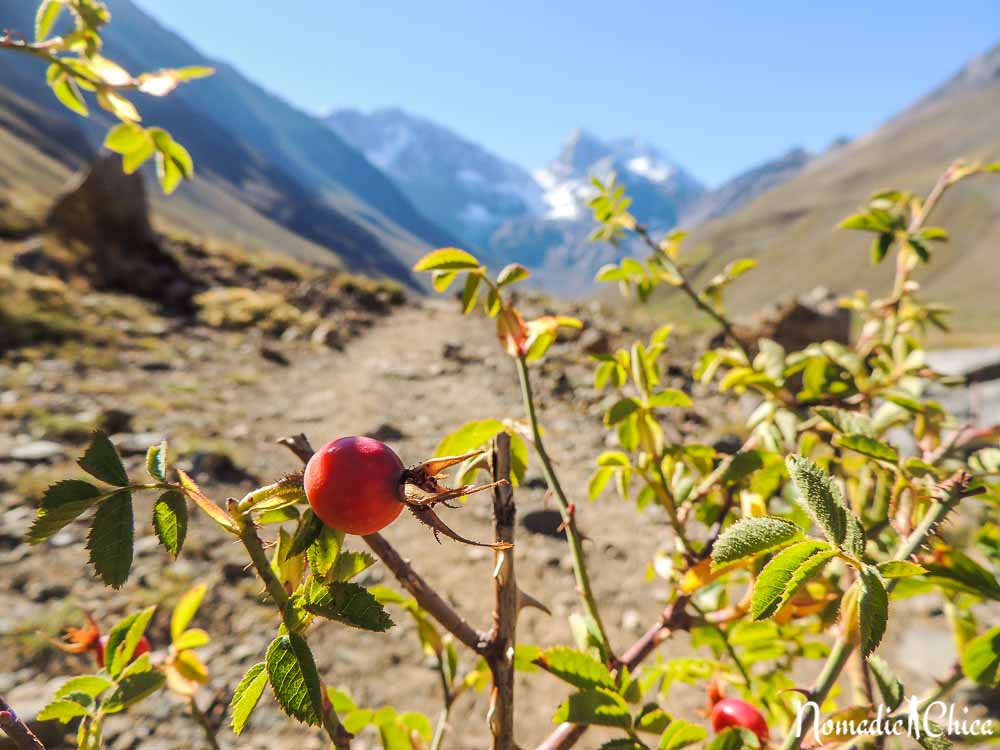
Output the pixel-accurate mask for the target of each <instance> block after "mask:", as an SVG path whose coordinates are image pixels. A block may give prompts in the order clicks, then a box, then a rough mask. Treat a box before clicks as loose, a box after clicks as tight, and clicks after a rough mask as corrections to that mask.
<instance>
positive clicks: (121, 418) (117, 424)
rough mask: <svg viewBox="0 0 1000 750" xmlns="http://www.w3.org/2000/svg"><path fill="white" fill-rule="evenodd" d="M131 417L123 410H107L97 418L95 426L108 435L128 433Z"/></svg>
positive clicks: (130, 427)
mask: <svg viewBox="0 0 1000 750" xmlns="http://www.w3.org/2000/svg"><path fill="white" fill-rule="evenodd" d="M133 416H134V415H133V414H132V413H131V412H127V411H125V410H124V409H107V410H105V411H104V412H103V413H102V414H101V415H100V416H99V417H98V418H97V425H98V427H100V428H101V429H102V430H104V431H105V432H106V433H108V434H109V435H115V434H117V433H119V432H129V431H130V430H131V429H132V418H133Z"/></svg>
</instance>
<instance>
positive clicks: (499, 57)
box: [136, 0, 1000, 183]
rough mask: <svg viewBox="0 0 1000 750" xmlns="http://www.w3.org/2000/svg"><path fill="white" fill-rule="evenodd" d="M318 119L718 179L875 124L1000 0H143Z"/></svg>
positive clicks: (972, 45)
mask: <svg viewBox="0 0 1000 750" xmlns="http://www.w3.org/2000/svg"><path fill="white" fill-rule="evenodd" d="M136 1H137V2H138V3H139V5H140V6H142V7H143V8H145V9H146V10H148V11H150V12H151V13H152V14H153V15H154V16H156V17H157V18H158V19H160V20H161V21H162V22H164V23H165V24H166V25H167V26H169V27H171V28H172V29H174V30H175V31H177V32H179V33H181V34H182V35H183V36H185V37H187V38H188V39H189V40H190V41H191V42H193V43H194V44H195V45H196V46H198V47H200V48H201V49H202V50H203V51H205V52H206V53H208V54H210V55H211V56H213V57H216V58H221V59H224V60H227V61H229V62H231V63H233V64H235V65H236V66H237V67H239V68H240V69H242V70H243V72H244V73H246V74H248V75H249V76H250V77H251V78H253V79H254V80H256V81H257V82H259V83H262V84H264V85H265V86H266V87H267V88H269V89H271V90H274V91H278V92H281V93H282V94H283V95H284V96H285V97H286V98H287V99H289V100H290V101H292V102H293V103H295V104H297V105H298V106H300V107H302V108H304V109H305V110H307V111H310V112H313V113H317V114H320V113H324V112H327V111H329V110H330V109H332V108H336V107H356V108H361V109H365V110H367V109H372V108H377V107H387V106H398V107H402V108H403V109H406V110H409V111H411V112H414V113H417V114H421V115H425V116H428V117H430V118H432V119H435V120H437V121H439V122H441V123H442V124H445V125H447V126H448V127H450V128H452V129H454V130H456V131H457V132H459V133H461V134H462V135H464V136H466V137H468V138H470V139H471V140H474V141H476V142H478V143H481V144H482V145H484V146H486V147H487V148H489V149H491V150H492V151H494V152H496V153H498V154H500V155H502V156H505V157H506V158H508V159H511V160H513V161H515V162H518V163H520V164H522V165H523V166H525V167H529V168H533V167H536V166H539V165H541V164H543V163H545V162H547V161H548V160H550V159H551V158H552V157H553V156H554V155H555V154H556V153H558V150H559V148H560V146H561V144H562V143H563V141H564V140H565V138H566V136H567V134H568V133H569V131H570V130H572V129H573V128H575V127H584V128H587V129H589V130H591V131H593V132H595V133H596V134H597V135H599V136H603V137H608V138H611V137H617V136H626V135H635V136H639V137H641V138H644V139H646V140H648V141H650V142H652V143H653V144H655V145H656V146H658V147H660V148H661V149H662V150H664V151H665V152H666V153H668V154H669V155H671V156H672V157H674V158H675V159H676V160H678V161H679V162H680V163H681V164H683V165H684V166H686V167H687V168H688V169H689V170H691V171H692V172H693V173H694V174H695V175H697V176H698V177H700V178H702V179H704V180H706V181H708V182H709V183H718V182H719V181H721V180H723V179H725V178H727V177H729V176H731V175H732V174H734V173H736V172H738V171H739V170H741V169H744V168H746V167H748V166H751V165H753V164H755V163H757V162H759V161H761V160H763V159H765V158H768V157H770V156H773V155H776V154H779V153H781V152H783V151H785V150H786V149H788V148H790V147H791V146H794V145H803V146H806V147H807V148H810V149H821V148H823V147H825V146H826V145H827V144H828V143H829V142H830V141H831V140H832V139H833V138H835V137H837V136H839V135H852V136H853V135H859V134H861V133H864V132H865V131H867V130H869V129H871V128H873V127H874V126H876V125H878V124H879V123H880V122H882V121H883V120H884V119H886V118H887V117H888V116H890V115H891V114H893V113H894V112H896V111H898V110H899V109H901V108H902V107H904V106H906V105H907V104H908V103H910V102H911V101H913V100H914V99H915V98H917V97H919V96H920V95H922V94H923V93H925V92H927V91H928V90H929V89H931V88H932V87H934V86H935V85H937V84H938V83H939V82H941V81H942V80H944V79H945V78H946V77H947V76H949V75H950V74H951V73H952V72H953V71H955V70H956V69H957V68H959V67H960V66H961V65H962V64H963V63H964V62H965V61H966V60H967V59H968V58H969V57H971V56H972V55H974V54H977V53H979V52H981V51H983V50H985V49H987V48H989V47H991V46H992V45H993V44H995V43H997V42H998V41H1000V1H998V0H960V1H959V2H947V3H943V4H942V3H941V2H936V1H935V2H930V1H927V0H912V1H910V2H906V1H897V0H884V1H883V2H871V0H866V1H863V2H862V1H855V0H842V1H840V2H833V1H832V0H831V1H829V2H824V1H822V0H815V1H810V0H806V1H805V2H804V1H803V0H795V1H793V2H784V1H783V2H769V1H767V0H760V1H757V2H755V1H752V0H744V1H743V2H736V1H735V0H733V1H731V2H690V1H689V2H683V3H681V2H665V1H661V2H654V1H653V0H647V1H646V2H637V1H635V0H615V1H614V2H609V1H608V0H603V1H601V2H598V1H596V0H574V1H572V2H570V1H568V0H533V1H531V2H526V1H522V0H504V1H503V2H488V1H487V0H426V1H424V2H421V1H419V0H408V1H403V0H356V1H353V2H347V1H346V0H341V1H340V2H333V1H331V0H281V1H280V2H270V1H268V2H259V3H258V2H253V1H252V0H250V1H248V0H136Z"/></svg>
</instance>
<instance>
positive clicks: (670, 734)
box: [659, 719, 708, 750]
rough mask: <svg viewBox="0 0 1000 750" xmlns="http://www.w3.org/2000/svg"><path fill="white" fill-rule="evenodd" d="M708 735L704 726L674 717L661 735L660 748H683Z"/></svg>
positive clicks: (673, 749)
mask: <svg viewBox="0 0 1000 750" xmlns="http://www.w3.org/2000/svg"><path fill="white" fill-rule="evenodd" d="M707 736H708V732H707V731H705V728H704V727H700V726H698V725H697V724H692V723H691V722H689V721H685V720H684V719H674V720H673V721H671V722H670V725H669V726H668V727H667V728H666V731H664V732H663V734H662V735H661V736H660V745H659V748H660V750H681V749H682V748H685V747H687V746H688V745H693V744H694V743H695V742H701V741H702V740H703V739H705V737H707Z"/></svg>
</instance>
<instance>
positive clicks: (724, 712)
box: [711, 698, 770, 745]
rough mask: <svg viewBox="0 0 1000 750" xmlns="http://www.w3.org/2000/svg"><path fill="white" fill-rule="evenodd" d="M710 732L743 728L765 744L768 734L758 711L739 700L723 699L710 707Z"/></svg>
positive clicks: (765, 724) (765, 723)
mask: <svg viewBox="0 0 1000 750" xmlns="http://www.w3.org/2000/svg"><path fill="white" fill-rule="evenodd" d="M711 718H712V731H713V732H716V733H718V732H721V731H722V730H723V729H727V728H728V727H743V728H745V729H749V730H750V731H751V732H753V733H754V734H756V735H757V739H759V740H760V742H761V744H762V745H763V744H766V743H767V740H768V737H769V734H770V733H769V732H768V728H767V722H766V721H765V720H764V717H763V716H762V715H761V713H760V711H758V710H757V709H756V708H754V707H753V706H751V705H750V704H749V703H747V702H746V701H743V700H740V699H739V698H723V699H722V700H720V701H719V702H718V703H716V704H715V706H713V707H712V717H711Z"/></svg>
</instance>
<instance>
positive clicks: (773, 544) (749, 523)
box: [712, 516, 802, 567]
mask: <svg viewBox="0 0 1000 750" xmlns="http://www.w3.org/2000/svg"><path fill="white" fill-rule="evenodd" d="M801 537H802V529H800V528H799V527H798V526H797V525H796V524H794V523H792V522H791V521H788V520H786V519H784V518H776V517H774V516H760V517H757V518H744V519H742V520H740V521H737V522H736V523H734V524H733V525H732V526H730V527H729V528H727V529H726V530H725V531H724V532H723V533H722V535H721V536H720V537H719V539H718V541H716V543H715V546H714V547H712V564H713V567H714V566H722V565H727V564H729V563H734V562H737V561H739V560H745V559H748V558H751V557H756V556H757V555H762V554H765V553H767V552H773V551H774V550H776V549H779V548H781V547H784V546H787V545H788V544H791V543H792V542H793V541H795V540H797V539H800V538H801Z"/></svg>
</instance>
